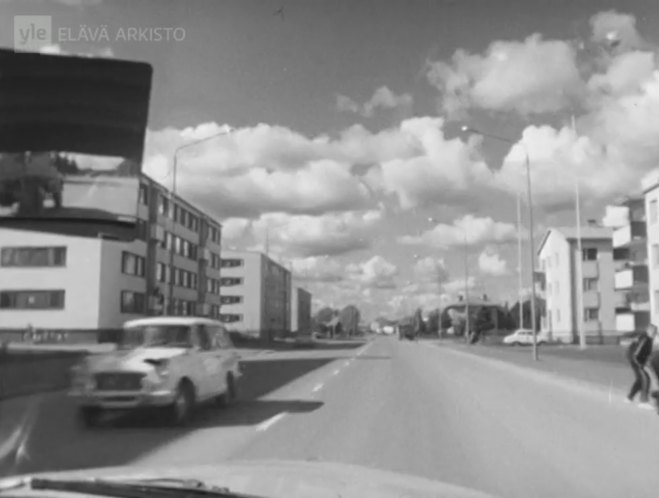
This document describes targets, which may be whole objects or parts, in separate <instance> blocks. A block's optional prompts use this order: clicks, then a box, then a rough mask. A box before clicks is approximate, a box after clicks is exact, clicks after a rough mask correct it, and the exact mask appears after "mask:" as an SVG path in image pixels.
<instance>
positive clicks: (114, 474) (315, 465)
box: [0, 460, 492, 498]
mask: <svg viewBox="0 0 659 498" xmlns="http://www.w3.org/2000/svg"><path fill="white" fill-rule="evenodd" d="M34 476H38V477H50V478H57V479H88V478H92V477H93V478H104V479H113V478H115V479H122V478H123V479H145V478H181V479H198V480H201V481H203V482H205V483H206V484H209V485H215V486H220V487H227V488H229V489H230V490H231V491H233V492H237V493H245V494H255V495H258V496H263V497H267V498H280V497H281V498H284V497H286V498H303V497H304V498H330V497H331V498H336V497H341V498H371V497H372V498H376V497H377V498H402V497H405V498H429V497H436V498H449V497H451V498H487V497H491V496H492V495H487V494H483V493H481V492H478V491H473V490H470V489H466V488H462V487H458V486H454V485H450V484H446V483H442V482H439V481H432V480H429V479H425V478H421V477H415V476H410V475H406V474H398V473H394V472H387V471H382V470H375V469H371V468H366V467H361V466H355V465H347V464H340V463H332V462H318V461H282V460H275V461H270V460H254V461H236V462H228V463H223V464H217V465H203V466H193V467H187V468H186V467H180V466H179V467H177V468H139V467H138V468H136V467H115V468H104V469H98V470H96V469H94V470H92V469H86V470H81V471H73V472H52V473H42V474H35V475H34ZM19 478H20V476H19ZM15 479H17V478H11V479H5V480H0V489H1V488H2V487H3V485H5V484H6V485H9V484H11V482H12V481H14V480H15ZM43 493H44V492H43V491H32V490H30V489H29V488H27V487H23V488H18V489H14V490H13V491H12V496H26V497H27V496H43ZM58 494H59V493H58ZM68 496H70V497H72V498H77V497H79V496H81V495H80V494H77V495H76V494H69V495H68Z"/></svg>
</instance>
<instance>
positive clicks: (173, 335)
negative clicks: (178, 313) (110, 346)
mask: <svg viewBox="0 0 659 498" xmlns="http://www.w3.org/2000/svg"><path fill="white" fill-rule="evenodd" d="M118 346H119V347H120V348H122V349H130V348H136V347H188V346H190V327H189V326H187V325H144V326H139V327H126V328H124V329H123V330H122V333H121V338H120V340H119V342H118Z"/></svg>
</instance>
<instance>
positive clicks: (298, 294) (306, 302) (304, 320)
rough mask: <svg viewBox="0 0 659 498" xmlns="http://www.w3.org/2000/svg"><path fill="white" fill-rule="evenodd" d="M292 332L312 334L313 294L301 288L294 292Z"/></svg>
mask: <svg viewBox="0 0 659 498" xmlns="http://www.w3.org/2000/svg"><path fill="white" fill-rule="evenodd" d="M291 331H292V332H300V333H305V334H306V333H311V294H310V293H309V292H308V291H307V290H305V289H303V288H301V287H296V288H295V289H294V290H293V298H292V300H291Z"/></svg>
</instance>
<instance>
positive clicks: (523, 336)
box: [503, 329, 550, 346]
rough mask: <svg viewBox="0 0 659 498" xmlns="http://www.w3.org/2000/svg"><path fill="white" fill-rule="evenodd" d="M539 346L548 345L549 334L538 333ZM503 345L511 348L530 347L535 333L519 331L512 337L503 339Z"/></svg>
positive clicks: (528, 330)
mask: <svg viewBox="0 0 659 498" xmlns="http://www.w3.org/2000/svg"><path fill="white" fill-rule="evenodd" d="M536 342H537V344H547V343H548V342H550V341H549V334H548V333H547V332H538V333H537V335H536ZM503 343H504V344H507V345H510V346H528V345H530V344H533V331H532V330H531V329H517V330H516V331H515V332H513V333H512V334H510V335H507V336H505V337H504V338H503Z"/></svg>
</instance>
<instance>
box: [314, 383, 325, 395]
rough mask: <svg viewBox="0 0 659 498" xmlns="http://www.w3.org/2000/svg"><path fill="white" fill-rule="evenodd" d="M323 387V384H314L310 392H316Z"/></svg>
mask: <svg viewBox="0 0 659 498" xmlns="http://www.w3.org/2000/svg"><path fill="white" fill-rule="evenodd" d="M322 388H323V384H322V383H321V384H316V386H315V387H314V388H313V389H312V390H311V392H314V393H317V392H318V391H320V390H321V389H322Z"/></svg>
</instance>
